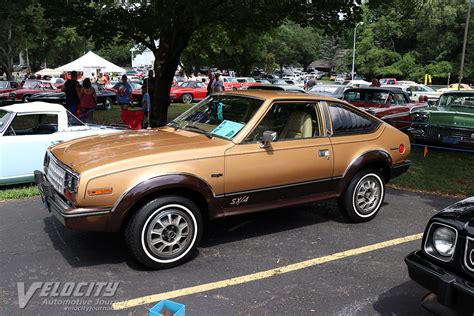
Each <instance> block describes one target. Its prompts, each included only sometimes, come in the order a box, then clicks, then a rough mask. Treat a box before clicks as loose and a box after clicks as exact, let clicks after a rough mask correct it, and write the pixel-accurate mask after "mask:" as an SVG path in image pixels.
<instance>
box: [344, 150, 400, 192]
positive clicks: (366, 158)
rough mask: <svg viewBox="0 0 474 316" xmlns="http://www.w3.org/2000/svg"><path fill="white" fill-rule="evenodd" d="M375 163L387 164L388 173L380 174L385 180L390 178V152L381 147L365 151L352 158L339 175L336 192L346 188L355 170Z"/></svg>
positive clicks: (357, 170)
mask: <svg viewBox="0 0 474 316" xmlns="http://www.w3.org/2000/svg"><path fill="white" fill-rule="evenodd" d="M377 163H378V164H383V165H385V166H387V168H388V171H389V174H388V175H384V174H382V176H383V177H384V179H385V181H386V182H388V180H389V179H390V167H391V166H392V157H391V156H390V154H389V153H388V152H387V151H385V150H383V149H377V150H371V151H366V152H364V153H362V154H361V155H359V156H357V157H356V158H354V159H353V160H352V161H351V163H350V164H349V165H348V166H347V168H346V170H345V171H344V173H343V175H342V176H341V177H340V178H341V181H340V182H339V184H338V186H337V192H338V194H342V193H343V192H344V190H345V189H346V188H347V186H348V185H349V183H350V181H351V180H352V178H353V177H354V176H355V175H356V173H357V172H359V171H360V170H362V169H364V168H365V167H366V166H368V165H371V164H377ZM387 176H388V177H387Z"/></svg>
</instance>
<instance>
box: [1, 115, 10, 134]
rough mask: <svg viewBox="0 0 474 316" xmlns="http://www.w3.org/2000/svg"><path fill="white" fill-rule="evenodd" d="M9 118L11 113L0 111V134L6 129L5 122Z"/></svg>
mask: <svg viewBox="0 0 474 316" xmlns="http://www.w3.org/2000/svg"><path fill="white" fill-rule="evenodd" d="M11 116H12V113H11V112H7V111H5V110H0V132H1V131H3V130H4V129H5V128H6V127H7V122H8V120H9V119H10V117H11Z"/></svg>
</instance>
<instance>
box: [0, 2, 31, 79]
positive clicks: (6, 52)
mask: <svg viewBox="0 0 474 316" xmlns="http://www.w3.org/2000/svg"><path fill="white" fill-rule="evenodd" d="M29 4H30V1H28V0H18V1H13V2H12V1H8V0H1V1H0V7H1V8H2V10H0V41H1V43H2V44H1V45H0V70H1V71H2V72H4V73H5V74H6V76H7V79H8V80H12V79H13V76H12V73H13V62H14V58H16V57H17V56H18V54H19V53H20V51H21V49H22V48H23V47H25V43H26V41H25V38H24V37H23V34H24V31H25V28H26V25H25V24H23V23H22V21H21V20H22V16H21V12H22V11H23V9H24V8H25V7H27V6H28V5H29ZM19 13H20V14H19Z"/></svg>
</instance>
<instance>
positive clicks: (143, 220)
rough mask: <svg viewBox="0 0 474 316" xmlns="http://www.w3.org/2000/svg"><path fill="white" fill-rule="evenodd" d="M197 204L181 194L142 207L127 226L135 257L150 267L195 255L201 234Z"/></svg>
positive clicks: (201, 228)
mask: <svg viewBox="0 0 474 316" xmlns="http://www.w3.org/2000/svg"><path fill="white" fill-rule="evenodd" d="M202 230H203V223H202V217H201V213H200V212H199V209H198V207H197V206H196V204H194V202H192V201H191V200H189V199H187V198H184V197H180V196H164V197H160V198H157V199H154V200H152V201H150V202H148V203H147V204H145V205H144V206H143V207H141V208H140V209H139V210H138V211H137V212H136V213H135V214H133V216H132V217H131V219H130V220H129V222H128V223H127V226H126V228H125V241H126V244H127V247H128V249H129V251H130V252H131V254H132V255H133V256H134V257H135V259H136V260H137V261H138V262H139V263H140V264H142V265H143V266H145V267H148V268H151V269H165V268H170V267H173V266H176V265H180V264H182V263H184V262H186V261H187V260H189V258H190V257H191V256H192V254H193V252H194V251H195V250H196V248H197V245H198V244H199V241H200V239H201V236H202Z"/></svg>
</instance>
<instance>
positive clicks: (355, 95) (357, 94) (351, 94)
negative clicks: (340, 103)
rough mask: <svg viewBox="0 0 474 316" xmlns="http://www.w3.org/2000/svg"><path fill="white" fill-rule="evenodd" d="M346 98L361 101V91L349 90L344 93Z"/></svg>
mask: <svg viewBox="0 0 474 316" xmlns="http://www.w3.org/2000/svg"><path fill="white" fill-rule="evenodd" d="M344 100H347V101H360V100H361V97H360V92H357V91H349V92H347V93H346V94H345V95H344Z"/></svg>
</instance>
